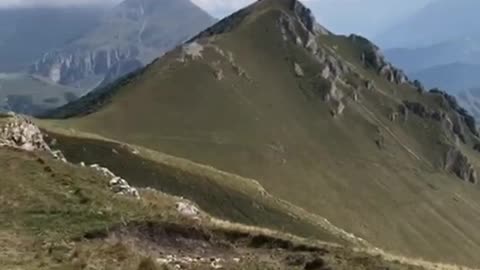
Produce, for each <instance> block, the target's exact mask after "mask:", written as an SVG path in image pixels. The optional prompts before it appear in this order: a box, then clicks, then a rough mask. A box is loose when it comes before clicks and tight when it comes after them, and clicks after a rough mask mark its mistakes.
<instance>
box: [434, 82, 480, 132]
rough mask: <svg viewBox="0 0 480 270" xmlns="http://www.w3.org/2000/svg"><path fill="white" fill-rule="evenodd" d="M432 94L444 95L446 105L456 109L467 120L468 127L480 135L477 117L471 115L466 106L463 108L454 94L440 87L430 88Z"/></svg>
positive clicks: (464, 120)
mask: <svg viewBox="0 0 480 270" xmlns="http://www.w3.org/2000/svg"><path fill="white" fill-rule="evenodd" d="M430 93H431V94H436V95H440V96H441V97H442V100H443V103H444V106H446V107H448V108H451V109H452V110H454V111H456V112H457V113H458V114H459V115H460V118H461V120H463V122H465V125H466V126H467V127H468V129H469V130H470V131H471V132H472V133H473V134H474V135H475V136H479V133H478V130H477V124H476V122H475V118H474V117H473V116H472V115H470V114H469V113H468V112H467V111H466V110H465V109H464V108H462V107H461V106H460V105H459V104H458V102H457V99H456V98H455V97H454V96H451V95H449V94H447V93H446V92H444V91H441V90H439V89H432V90H430Z"/></svg>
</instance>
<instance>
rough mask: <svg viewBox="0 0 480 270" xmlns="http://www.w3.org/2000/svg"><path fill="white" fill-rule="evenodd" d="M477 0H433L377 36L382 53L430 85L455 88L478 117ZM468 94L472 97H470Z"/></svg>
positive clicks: (451, 90) (479, 41)
mask: <svg viewBox="0 0 480 270" xmlns="http://www.w3.org/2000/svg"><path fill="white" fill-rule="evenodd" d="M478 10H480V1H476V0H458V1H450V0H435V1H432V2H431V3H430V4H429V5H427V6H426V7H425V8H424V9H422V10H421V11H420V12H418V13H417V14H415V15H414V16H412V17H410V18H409V19H408V20H407V21H405V22H404V23H403V24H400V25H397V26H396V27H393V28H391V29H389V31H386V32H385V33H384V34H382V35H380V36H378V37H377V38H376V40H377V41H378V42H379V43H380V44H382V45H383V47H385V48H389V49H386V50H385V56H386V57H387V58H388V59H389V60H390V61H392V62H393V63H394V64H395V65H397V66H399V67H400V68H402V69H403V70H405V71H406V73H407V74H408V75H409V77H411V78H412V79H418V80H419V81H421V82H422V83H423V84H424V85H425V86H426V87H428V88H441V89H444V90H446V91H448V92H449V93H451V94H454V95H456V96H457V98H458V99H459V101H460V103H461V104H462V105H463V106H465V107H466V108H467V109H469V110H470V111H471V112H472V113H473V114H474V115H475V116H476V117H477V121H479V120H480V113H479V112H480V106H478V105H480V103H478V102H477V98H476V96H477V95H476V94H475V92H477V91H480V76H479V75H480V21H479V20H478V19H477V16H478ZM469 99H472V100H469Z"/></svg>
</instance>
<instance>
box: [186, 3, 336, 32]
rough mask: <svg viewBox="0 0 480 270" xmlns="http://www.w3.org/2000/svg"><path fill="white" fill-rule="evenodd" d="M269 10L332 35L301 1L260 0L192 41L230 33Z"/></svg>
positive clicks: (311, 29)
mask: <svg viewBox="0 0 480 270" xmlns="http://www.w3.org/2000/svg"><path fill="white" fill-rule="evenodd" d="M268 10H280V11H282V12H283V13H286V14H289V15H293V16H294V17H295V18H296V19H297V20H298V22H300V24H301V25H303V26H304V27H305V29H307V30H308V31H309V32H311V33H314V34H330V32H329V31H328V30H327V29H325V28H324V27H323V26H321V25H320V24H318V23H317V21H316V19H315V16H314V15H313V12H312V11H311V10H310V9H309V8H307V7H306V6H305V5H304V4H303V3H302V2H301V1H299V0H258V1H257V2H255V3H253V4H251V5H250V6H247V7H245V8H243V9H240V10H239V11H237V12H235V13H233V14H231V15H230V16H227V17H225V18H224V19H222V20H221V21H219V22H218V23H217V24H215V25H213V26H212V27H210V28H208V29H206V30H205V31H203V32H201V33H200V34H199V35H197V36H196V37H194V38H193V39H192V40H195V39H198V38H202V37H208V36H212V35H218V34H222V33H226V32H230V31H232V30H234V29H236V28H237V27H238V26H239V25H241V24H242V22H243V21H245V20H246V19H247V18H248V17H255V16H257V15H261V14H264V13H265V12H266V11H268Z"/></svg>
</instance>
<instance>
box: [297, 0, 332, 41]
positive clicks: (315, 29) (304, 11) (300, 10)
mask: <svg viewBox="0 0 480 270" xmlns="http://www.w3.org/2000/svg"><path fill="white" fill-rule="evenodd" d="M291 9H292V10H293V12H294V13H295V14H296V15H297V17H298V19H299V20H300V22H302V23H303V25H304V26H305V28H306V29H307V30H308V31H309V32H311V33H314V34H324V35H328V34H330V32H329V31H328V30H327V29H325V28H324V27H323V26H321V25H320V24H318V23H317V21H316V20H315V16H313V13H312V11H311V10H310V9H309V8H307V7H305V6H304V5H303V4H302V3H300V1H298V0H291Z"/></svg>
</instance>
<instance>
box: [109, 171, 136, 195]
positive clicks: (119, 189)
mask: <svg viewBox="0 0 480 270" xmlns="http://www.w3.org/2000/svg"><path fill="white" fill-rule="evenodd" d="M108 185H109V186H110V190H112V191H113V192H115V193H116V194H119V195H125V196H131V197H135V198H140V194H139V193H138V190H137V189H136V188H134V187H131V186H130V185H129V184H128V182H127V181H126V180H125V179H123V178H121V177H118V176H115V177H114V178H112V180H110V182H109V183H108Z"/></svg>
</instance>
